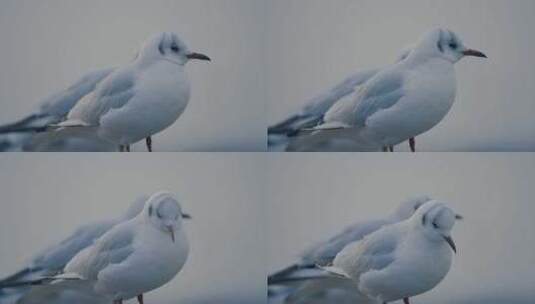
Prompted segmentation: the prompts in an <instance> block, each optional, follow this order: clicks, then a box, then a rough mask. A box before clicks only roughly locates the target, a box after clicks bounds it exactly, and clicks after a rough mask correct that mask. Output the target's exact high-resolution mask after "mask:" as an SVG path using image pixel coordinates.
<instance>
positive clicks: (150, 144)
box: [147, 136, 152, 152]
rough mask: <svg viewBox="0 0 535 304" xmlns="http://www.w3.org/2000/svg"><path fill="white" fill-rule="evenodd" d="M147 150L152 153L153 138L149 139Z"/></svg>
mask: <svg viewBox="0 0 535 304" xmlns="http://www.w3.org/2000/svg"><path fill="white" fill-rule="evenodd" d="M147 150H149V152H152V138H151V137H150V136H149V137H147Z"/></svg>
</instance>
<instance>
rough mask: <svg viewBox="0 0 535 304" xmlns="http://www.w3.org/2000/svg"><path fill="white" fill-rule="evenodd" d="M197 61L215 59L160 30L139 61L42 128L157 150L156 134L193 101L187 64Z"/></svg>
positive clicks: (119, 70) (57, 133) (124, 148)
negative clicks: (192, 49) (60, 117)
mask: <svg viewBox="0 0 535 304" xmlns="http://www.w3.org/2000/svg"><path fill="white" fill-rule="evenodd" d="M194 59H197V60H206V61H210V58H209V57H208V56H206V55H203V54H200V53H195V52H191V51H190V50H189V48H188V47H187V45H186V44H185V43H184V42H183V41H182V40H181V39H180V38H179V36H178V35H177V34H175V33H171V32H163V33H159V34H156V35H154V36H153V37H151V38H149V39H148V40H147V41H146V42H145V43H144V44H143V46H142V48H141V50H140V51H139V53H138V55H137V57H136V59H135V60H134V61H132V62H130V63H128V64H127V65H125V66H122V67H119V68H117V69H115V70H114V71H113V72H111V73H110V74H109V75H107V76H106V77H105V78H104V79H102V80H101V81H100V82H99V83H98V85H97V86H96V87H95V89H94V90H93V91H92V92H91V93H90V94H88V95H86V96H84V97H83V98H82V99H81V100H80V101H78V102H77V103H76V104H75V105H74V106H73V108H72V109H71V110H70V111H69V113H68V114H67V115H66V117H64V119H63V121H61V122H59V123H57V124H52V125H48V126H47V127H46V128H45V129H44V130H37V131H48V133H51V136H53V137H56V138H57V137H63V136H67V137H68V136H80V137H89V138H98V139H101V140H104V141H107V142H109V143H112V144H115V145H116V146H118V147H119V151H130V145H131V144H133V143H136V142H138V141H141V140H143V139H145V141H146V145H147V149H148V150H149V151H152V136H153V135H154V134H157V133H159V132H161V131H163V130H164V129H166V128H167V127H169V126H170V125H172V124H173V123H174V122H175V121H176V120H177V119H178V118H179V117H180V116H181V115H182V113H183V112H184V110H185V109H186V106H187V105H188V102H189V99H190V82H189V80H188V77H187V75H186V71H185V68H184V66H185V65H186V63H188V62H189V61H190V60H194ZM8 131H9V130H8ZM11 131H12V132H13V131H17V129H16V128H15V129H14V130H11Z"/></svg>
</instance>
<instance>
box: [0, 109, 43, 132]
mask: <svg viewBox="0 0 535 304" xmlns="http://www.w3.org/2000/svg"><path fill="white" fill-rule="evenodd" d="M46 116H47V115H45V114H32V115H30V116H27V117H25V118H23V119H21V120H19V121H16V122H14V123H10V124H7V125H3V126H0V133H1V134H6V133H20V132H23V131H22V130H27V129H30V127H33V128H35V126H32V124H33V123H35V122H36V121H38V120H40V119H42V118H44V117H46ZM24 132H28V131H24Z"/></svg>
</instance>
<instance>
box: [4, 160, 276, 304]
mask: <svg viewBox="0 0 535 304" xmlns="http://www.w3.org/2000/svg"><path fill="white" fill-rule="evenodd" d="M132 155H133V154H132ZM259 158H261V155H258V156H257V155H254V154H218V155H215V154H189V153H185V154H184V153H182V154H180V155H171V154H159V155H158V156H154V157H153V156H152V155H147V154H145V155H143V156H139V155H136V156H130V155H128V156H126V157H121V159H118V158H117V157H116V156H113V155H96V154H61V155H59V154H55V155H54V154H39V155H37V154H33V155H31V156H26V155H14V154H4V155H0V168H1V170H0V193H2V212H0V244H1V246H0V277H5V276H7V275H9V274H11V273H12V272H14V271H16V270H19V269H20V268H21V267H22V266H24V265H25V262H27V261H28V260H29V259H30V258H31V257H32V256H33V255H34V254H36V253H37V252H38V251H40V250H42V249H44V247H46V246H48V245H50V244H53V243H55V242H57V241H60V240H62V239H64V238H65V237H67V236H68V235H69V234H71V233H72V232H73V231H74V229H75V228H76V227H78V226H80V225H81V224H86V223H89V222H91V221H95V220H102V219H109V218H114V217H117V216H120V215H122V214H123V213H124V212H125V210H126V209H127V208H128V206H129V205H130V203H131V202H132V201H133V200H135V199H136V198H137V197H138V196H139V195H142V194H152V193H154V192H156V191H160V190H169V191H172V192H174V193H177V195H178V196H179V197H180V199H181V205H182V207H183V210H184V211H185V212H187V213H189V214H191V215H192V216H193V219H192V220H190V221H187V222H186V223H185V225H186V226H185V229H186V233H187V235H188V238H189V241H190V250H191V251H190V255H189V257H188V260H187V262H186V264H185V266H184V268H183V269H182V271H181V272H180V273H179V274H178V275H177V276H176V277H175V278H174V279H173V280H172V281H171V282H170V283H168V284H167V285H164V286H163V287H161V288H159V289H157V290H154V291H152V292H150V293H148V294H146V295H145V303H162V304H165V303H169V304H171V303H244V304H245V303H247V304H248V303H265V295H266V272H265V247H264V244H265V242H264V227H265V222H264V216H263V214H264V213H263V212H264V210H263V209H262V208H264V207H263V206H264V204H263V202H262V198H263V195H262V193H263V187H264V185H263V178H262V177H261V176H259V174H258V173H259V172H262V171H263V163H262V162H261V161H259ZM39 302H41V303H42V301H39ZM71 303H72V302H71ZM128 303H137V302H136V301H135V300H131V301H129V302H128Z"/></svg>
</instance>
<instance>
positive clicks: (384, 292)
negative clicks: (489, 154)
mask: <svg viewBox="0 0 535 304" xmlns="http://www.w3.org/2000/svg"><path fill="white" fill-rule="evenodd" d="M458 217H459V216H458V215H456V214H455V213H454V212H453V211H452V210H451V209H450V208H448V207H447V206H446V205H445V204H443V203H441V202H439V201H430V202H427V203H425V204H424V205H422V206H421V207H420V208H419V209H418V210H417V211H416V212H415V213H414V215H413V216H412V217H411V218H409V219H408V220H406V221H403V222H400V223H398V224H394V225H390V226H385V227H384V228H382V229H380V230H378V231H376V232H374V233H372V234H370V235H368V236H367V237H365V238H364V239H362V240H361V241H357V242H355V243H353V244H350V245H348V246H346V247H345V248H344V249H343V250H342V251H341V252H340V253H338V255H337V256H336V258H335V259H334V262H333V264H332V266H329V267H325V268H323V269H324V270H326V271H328V272H330V273H332V274H335V275H337V276H339V277H342V278H347V279H350V280H352V281H353V282H354V283H355V285H356V287H357V288H358V290H359V292H360V293H362V294H363V295H365V296H367V297H369V298H370V299H375V300H377V301H380V302H381V303H389V302H394V301H397V300H401V299H403V301H404V302H405V304H408V303H409V298H410V297H413V296H416V295H419V294H422V293H424V292H427V291H429V290H431V289H433V288H434V287H435V286H437V285H438V284H439V283H440V282H441V281H442V280H443V279H444V277H445V276H446V275H447V274H448V272H449V270H450V267H451V262H452V252H455V253H456V252H457V248H456V246H455V243H454V242H453V239H452V237H451V230H452V228H453V226H454V225H455V221H456V219H457V218H458Z"/></svg>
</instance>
